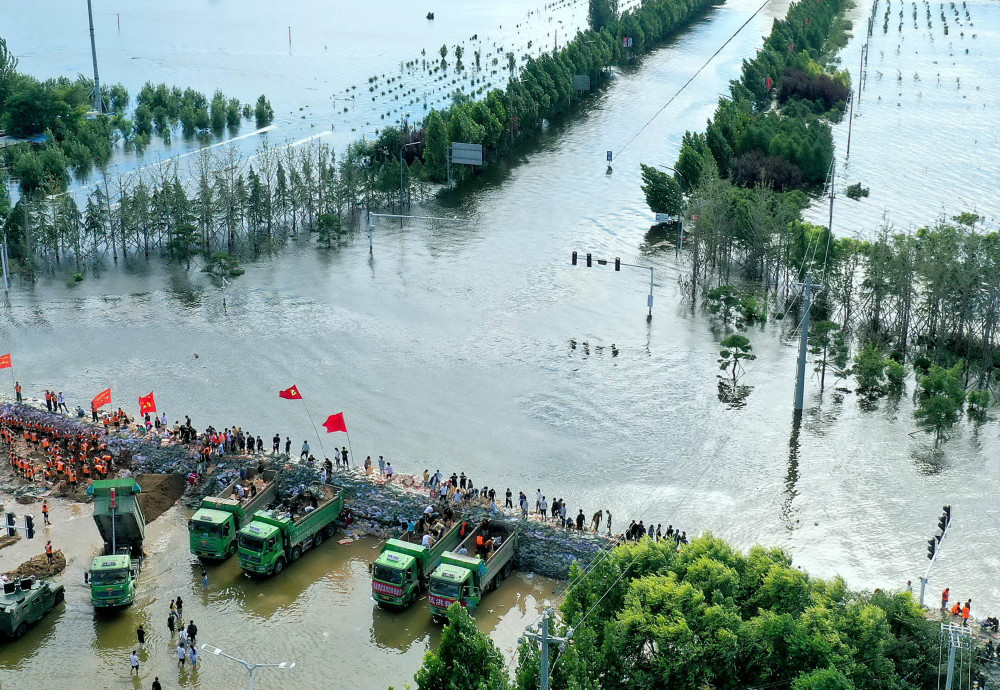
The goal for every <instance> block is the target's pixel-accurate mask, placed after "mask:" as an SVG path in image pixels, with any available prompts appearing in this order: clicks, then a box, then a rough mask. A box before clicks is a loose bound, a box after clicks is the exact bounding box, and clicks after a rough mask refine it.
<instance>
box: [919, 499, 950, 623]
mask: <svg viewBox="0 0 1000 690" xmlns="http://www.w3.org/2000/svg"><path fill="white" fill-rule="evenodd" d="M942 510H943V511H944V512H943V513H942V514H941V517H940V518H939V519H938V529H940V530H941V534H940V536H938V535H935V536H934V537H932V538H930V539H928V540H927V557H928V558H930V559H931V562H930V563H928V564H927V571H926V572H924V575H923V577H921V578H920V605H921V606H923V605H924V595H925V593H926V590H927V583H928V582H929V581H930V580H929V578H930V575H931V569H932V568H933V567H934V563H935V562H936V561H937V557H938V554H939V553H941V545H942V544H944V538H945V536H946V535H947V534H948V527H949V526H950V525H951V506H944V507H943V508H942Z"/></svg>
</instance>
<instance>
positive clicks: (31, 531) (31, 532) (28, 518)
mask: <svg viewBox="0 0 1000 690" xmlns="http://www.w3.org/2000/svg"><path fill="white" fill-rule="evenodd" d="M16 520H17V515H15V514H14V513H7V524H6V525H5V526H6V527H7V536H9V537H13V536H14V535H15V534H16V533H17V530H23V531H24V532H25V536H26V537H27V538H28V539H34V538H35V518H34V516H33V515H25V516H24V527H18V526H17V525H16V524H14V523H15V521H16Z"/></svg>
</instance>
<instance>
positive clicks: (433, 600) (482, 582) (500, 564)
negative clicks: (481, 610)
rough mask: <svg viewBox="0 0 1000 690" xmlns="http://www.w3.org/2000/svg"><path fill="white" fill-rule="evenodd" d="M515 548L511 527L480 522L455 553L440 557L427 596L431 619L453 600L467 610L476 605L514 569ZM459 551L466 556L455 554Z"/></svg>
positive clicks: (445, 609)
mask: <svg viewBox="0 0 1000 690" xmlns="http://www.w3.org/2000/svg"><path fill="white" fill-rule="evenodd" d="M480 536H481V537H482V543H481V544H480V542H479V539H478V538H479V537H480ZM516 548H517V530H516V529H515V528H514V526H513V525H509V524H507V523H505V522H500V521H495V520H483V522H481V523H480V524H479V526H478V527H476V529H474V530H473V531H472V532H471V533H470V534H469V535H468V536H467V537H466V538H465V539H463V540H462V541H461V543H460V544H459V546H458V548H457V549H456V550H455V551H448V552H446V553H445V554H444V555H442V556H441V563H440V565H438V567H437V568H435V569H434V572H433V573H431V581H430V593H429V594H428V596H427V604H428V606H429V607H430V609H431V615H432V616H433V617H434V619H435V620H438V619H441V618H443V617H444V616H445V612H446V611H447V610H448V607H449V606H451V605H452V604H454V603H455V602H456V601H457V602H459V603H460V604H461V605H462V606H464V607H465V608H466V609H468V610H470V611H471V610H472V609H474V608H475V607H476V606H478V605H479V601H480V600H481V599H482V598H483V595H484V594H485V593H486V592H489V591H490V590H493V589H496V588H497V587H498V586H499V585H500V583H501V582H502V581H503V580H504V578H506V577H507V576H508V575H510V573H511V571H512V570H513V569H514V550H515V549H516ZM463 549H464V550H465V551H466V552H467V554H461V553H459V552H460V551H462V550H463Z"/></svg>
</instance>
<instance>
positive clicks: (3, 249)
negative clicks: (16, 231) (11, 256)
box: [0, 237, 10, 293]
mask: <svg viewBox="0 0 1000 690" xmlns="http://www.w3.org/2000/svg"><path fill="white" fill-rule="evenodd" d="M0 264H2V265H3V289H4V292H8V293H9V292H10V271H9V270H8V268H7V238H6V237H5V238H4V240H3V244H0Z"/></svg>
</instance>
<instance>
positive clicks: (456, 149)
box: [451, 143, 483, 165]
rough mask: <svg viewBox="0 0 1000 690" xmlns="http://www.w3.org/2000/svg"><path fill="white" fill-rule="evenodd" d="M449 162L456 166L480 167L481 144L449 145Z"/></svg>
mask: <svg viewBox="0 0 1000 690" xmlns="http://www.w3.org/2000/svg"><path fill="white" fill-rule="evenodd" d="M451 162H452V163H456V164H458V165H482V164H483V146H482V144H460V143H453V144H452V145H451Z"/></svg>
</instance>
